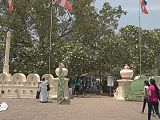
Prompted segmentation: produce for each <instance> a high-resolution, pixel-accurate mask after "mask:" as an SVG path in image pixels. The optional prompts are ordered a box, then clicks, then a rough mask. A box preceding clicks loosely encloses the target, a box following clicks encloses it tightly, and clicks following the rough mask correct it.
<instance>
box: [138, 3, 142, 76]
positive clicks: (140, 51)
mask: <svg viewBox="0 0 160 120" xmlns="http://www.w3.org/2000/svg"><path fill="white" fill-rule="evenodd" d="M140 7H141V3H140V0H139V18H138V23H139V31H138V32H139V35H138V37H139V74H140V76H141V74H142V65H141V63H142V46H141V44H142V43H141V42H142V39H141V9H140Z"/></svg>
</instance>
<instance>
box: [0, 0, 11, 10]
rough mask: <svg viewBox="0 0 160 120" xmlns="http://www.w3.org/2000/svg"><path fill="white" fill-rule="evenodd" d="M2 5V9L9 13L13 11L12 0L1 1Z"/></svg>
mask: <svg viewBox="0 0 160 120" xmlns="http://www.w3.org/2000/svg"><path fill="white" fill-rule="evenodd" d="M0 2H1V3H2V9H3V10H8V11H9V12H12V11H13V2H12V0H0Z"/></svg>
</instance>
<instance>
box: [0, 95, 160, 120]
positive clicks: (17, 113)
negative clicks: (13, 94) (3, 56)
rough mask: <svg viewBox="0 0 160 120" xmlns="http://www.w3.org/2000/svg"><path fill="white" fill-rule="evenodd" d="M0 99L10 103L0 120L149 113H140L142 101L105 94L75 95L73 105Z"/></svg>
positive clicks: (100, 118) (140, 119) (136, 118)
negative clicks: (77, 96)
mask: <svg viewBox="0 0 160 120" xmlns="http://www.w3.org/2000/svg"><path fill="white" fill-rule="evenodd" d="M0 101H4V102H6V103H7V104H8V106H9V108H8V110H6V111H2V112H0V120H147V114H141V113H140V111H141V108H142V102H133V101H117V100H115V99H114V98H113V97H106V96H98V97H94V96H92V97H86V98H82V97H80V98H74V99H71V104H70V105H59V104H57V101H56V100H50V101H49V103H39V102H37V101H36V99H1V100H0ZM146 111H147V106H146ZM152 120H158V118H157V117H153V118H152Z"/></svg>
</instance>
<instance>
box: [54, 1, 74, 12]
mask: <svg viewBox="0 0 160 120" xmlns="http://www.w3.org/2000/svg"><path fill="white" fill-rule="evenodd" d="M55 3H56V4H58V5H60V6H62V7H64V8H65V9H66V10H69V11H70V10H72V4H71V3H69V2H68V1H67V0H55Z"/></svg>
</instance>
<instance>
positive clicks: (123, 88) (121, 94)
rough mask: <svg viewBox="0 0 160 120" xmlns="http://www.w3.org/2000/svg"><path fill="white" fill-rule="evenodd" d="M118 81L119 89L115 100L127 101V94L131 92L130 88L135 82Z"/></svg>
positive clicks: (115, 94)
mask: <svg viewBox="0 0 160 120" xmlns="http://www.w3.org/2000/svg"><path fill="white" fill-rule="evenodd" d="M117 81H118V88H117V90H116V92H115V93H114V98H116V99H117V100H125V97H126V94H127V92H128V90H129V86H130V84H131V82H132V81H133V80H126V79H121V80H117Z"/></svg>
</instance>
